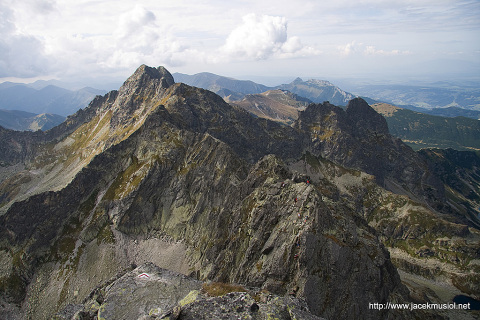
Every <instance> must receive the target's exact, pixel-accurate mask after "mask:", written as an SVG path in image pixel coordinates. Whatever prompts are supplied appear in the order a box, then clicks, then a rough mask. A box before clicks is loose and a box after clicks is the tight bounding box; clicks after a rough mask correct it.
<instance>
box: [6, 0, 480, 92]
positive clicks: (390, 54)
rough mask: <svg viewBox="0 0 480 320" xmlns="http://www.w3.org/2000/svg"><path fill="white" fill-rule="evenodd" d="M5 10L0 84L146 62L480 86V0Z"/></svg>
mask: <svg viewBox="0 0 480 320" xmlns="http://www.w3.org/2000/svg"><path fill="white" fill-rule="evenodd" d="M0 13H1V15H2V18H3V22H2V23H0V35H1V37H0V48H2V50H1V51H0V82H4V81H13V82H33V81H34V80H38V79H43V80H48V79H58V80H61V81H65V82H79V83H84V84H86V85H91V84H92V85H94V84H95V83H117V82H120V83H121V82H123V81H124V80H125V79H126V78H127V77H128V76H129V75H130V74H132V73H133V72H134V71H135V69H136V68H137V67H138V66H139V65H141V64H147V65H149V66H160V65H162V66H165V67H166V68H167V69H168V70H169V71H170V72H172V73H175V72H180V73H186V74H195V73H199V72H212V73H216V74H219V75H223V76H228V77H233V78H237V79H249V80H253V79H254V78H257V79H261V78H262V77H263V79H266V80H268V79H275V78H282V79H288V78H289V77H290V78H291V79H294V78H296V77H301V78H322V79H326V80H329V81H330V80H331V79H359V78H364V79H368V78H372V81H376V80H380V81H397V82H402V81H435V80H438V81H446V80H468V79H474V80H478V79H480V76H479V75H480V42H479V41H478V39H479V38H480V19H478V18H479V16H480V2H478V1H454V0H444V1H410V0H399V1H395V2H392V1H382V0H365V1H361V2H358V1H351V0H342V1H338V0H336V1H327V2H321V3H318V2H315V1H308V0H299V1H275V2H274V1H262V2H256V1H231V2H221V1H200V2H199V1H195V2H194V1H183V2H171V1H169V2H167V1H153V0H149V1H139V2H137V1H131V0H128V1H120V2H118V1H115V2H114V1H111V0H104V1H77V2H74V3H73V2H70V1H66V0H41V1H35V2H31V1H30V2H18V1H12V0H5V1H3V2H2V3H1V4H0ZM272 81H274V80H272ZM266 84H267V85H272V84H273V82H270V83H266Z"/></svg>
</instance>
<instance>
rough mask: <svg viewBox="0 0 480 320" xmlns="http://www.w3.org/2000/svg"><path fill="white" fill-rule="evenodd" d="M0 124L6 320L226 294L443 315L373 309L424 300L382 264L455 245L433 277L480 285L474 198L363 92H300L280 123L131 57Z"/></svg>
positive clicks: (431, 256) (341, 308)
mask: <svg viewBox="0 0 480 320" xmlns="http://www.w3.org/2000/svg"><path fill="white" fill-rule="evenodd" d="M0 138H1V139H2V141H5V142H6V143H4V144H2V146H1V147H2V148H3V149H2V151H5V152H2V153H1V154H0V160H1V161H2V167H1V168H0V169H1V171H0V172H1V175H0V178H1V180H0V206H1V209H2V215H1V216H0V244H1V246H0V257H1V261H2V268H0V280H1V281H0V298H1V300H2V305H1V307H0V308H2V309H0V315H2V317H7V316H8V317H13V316H17V315H18V316H22V317H25V318H32V319H44V318H49V317H52V316H53V315H54V314H55V313H58V314H59V315H62V314H63V315H65V314H71V313H72V312H71V310H76V311H75V312H78V314H77V316H79V314H82V315H85V314H88V315H89V317H90V316H91V317H103V316H105V315H107V314H135V315H136V316H137V317H141V316H147V315H155V317H157V318H165V317H166V316H169V315H173V314H176V319H189V318H186V316H185V314H187V313H189V312H190V313H193V312H197V311H195V310H199V309H197V308H200V309H201V308H204V307H205V308H207V307H208V306H210V308H212V306H213V305H215V304H216V303H217V302H218V301H220V300H223V301H224V302H225V303H227V302H228V303H230V302H231V303H234V302H235V301H233V300H235V299H236V298H235V297H239V299H240V298H241V297H243V299H244V300H245V299H246V300H245V301H248V305H247V304H245V302H244V303H242V304H241V305H238V308H236V309H235V308H233V309H231V310H230V309H229V311H228V312H229V314H230V313H231V312H232V313H235V312H236V313H239V314H243V312H244V311H245V308H246V307H248V308H250V309H249V311H248V310H247V312H250V313H252V314H254V313H255V312H257V311H258V310H259V308H269V307H268V306H271V307H272V308H275V310H276V312H279V314H302V315H303V317H304V318H306V319H308V317H310V318H311V319H317V317H325V318H329V319H377V318H389V317H390V318H397V319H410V318H411V317H412V315H413V316H416V317H419V318H428V317H430V316H431V317H432V318H433V317H435V316H437V315H438V314H437V313H435V311H425V310H420V311H405V310H404V311H402V310H387V309H383V310H376V309H372V308H371V307H369V303H372V302H378V303H389V302H404V303H409V302H411V301H417V300H418V299H420V301H427V300H428V301H431V300H429V299H430V297H424V296H422V295H419V294H417V293H418V291H415V290H418V287H417V286H415V285H414V286H412V288H413V289H412V288H410V290H409V289H408V288H407V287H406V286H405V284H403V283H402V281H401V278H400V276H399V273H398V272H397V268H396V267H395V265H394V264H393V262H392V261H394V262H395V264H396V265H397V266H401V267H402V268H403V270H404V271H405V272H406V273H407V274H410V273H415V271H414V270H418V267H419V266H422V268H424V269H422V270H425V272H434V270H435V267H430V266H438V264H439V263H442V261H444V260H445V259H449V261H451V262H449V263H450V264H449V268H448V269H447V268H445V270H444V271H442V277H450V278H452V279H455V281H454V283H455V285H456V286H457V288H462V289H463V290H464V292H467V291H468V292H475V293H478V292H479V290H478V287H476V284H475V283H476V282H475V281H472V279H474V278H475V277H477V276H478V272H477V271H475V270H476V269H475V267H474V266H473V267H472V266H470V265H468V263H467V262H468V261H472V260H474V259H478V251H475V248H477V244H478V243H479V238H480V235H479V233H478V231H477V229H476V227H475V223H476V222H475V218H473V216H472V215H471V213H472V211H471V209H470V208H467V207H463V208H464V210H465V211H462V212H461V211H460V210H459V209H458V208H459V207H454V206H455V205H457V203H456V202H455V200H451V202H450V203H451V204H449V203H447V202H446V201H445V200H444V197H445V192H446V191H445V189H444V183H443V182H442V181H441V180H439V178H438V177H437V176H435V174H434V173H433V172H432V171H433V169H432V168H431V167H430V166H429V165H428V163H427V162H425V160H424V158H422V157H421V156H420V155H418V154H416V153H414V152H413V150H411V149H410V148H408V147H407V146H405V145H404V144H403V143H402V142H401V141H400V140H398V139H395V138H393V137H392V136H391V135H390V134H389V133H388V131H387V130H386V126H385V120H384V119H383V118H382V117H381V116H380V115H378V114H377V113H376V112H375V111H374V110H373V109H371V108H370V106H368V104H366V102H365V101H363V100H362V99H355V100H352V101H351V102H350V104H349V105H348V107H347V109H346V110H344V109H342V108H339V107H337V106H334V105H332V104H330V103H327V102H325V103H322V104H310V105H309V106H308V107H306V109H305V110H304V111H301V112H300V114H299V118H298V120H297V121H296V122H295V123H294V124H293V125H292V127H289V126H285V125H282V124H279V123H276V122H273V121H270V120H266V119H259V118H255V117H253V116H252V115H250V114H249V113H248V112H246V111H245V110H243V109H241V108H239V107H236V106H232V105H230V104H228V103H226V102H225V101H224V100H223V99H222V98H221V97H220V96H218V95H216V94H215V93H213V92H211V91H208V90H204V89H200V88H196V87H191V86H188V85H185V84H183V83H174V82H173V78H172V76H171V75H170V73H168V71H167V70H166V69H164V68H162V67H159V68H150V67H147V66H145V65H142V66H140V67H139V68H138V69H137V71H135V73H134V74H133V75H132V76H131V77H130V78H128V79H127V81H125V83H124V84H123V85H122V87H121V88H120V89H119V90H118V91H112V92H110V93H108V94H106V95H104V96H102V97H97V98H96V99H94V100H93V101H92V102H91V103H90V105H89V106H88V107H87V108H85V109H84V110H81V111H79V112H77V113H76V114H75V115H73V116H71V117H69V118H68V119H67V120H66V122H65V123H64V124H62V125H60V126H58V127H56V128H53V129H51V130H49V131H47V132H45V133H29V132H25V133H22V134H21V135H17V134H16V133H15V132H12V131H8V130H3V129H2V131H0ZM429 157H433V155H429ZM465 158H466V159H467V157H465ZM435 170H437V169H435ZM470 170H474V169H470ZM470 177H472V178H474V177H475V175H474V174H471V175H470ZM458 192H459V193H458V194H459V195H460V194H461V192H462V191H461V190H459V191H458ZM442 205H443V206H442ZM469 219H470V220H469ZM445 237H446V238H448V239H450V240H448V239H446V240H445V239H444V238H445ZM380 239H382V242H381V241H380ZM405 239H408V241H406V240H405ZM439 239H440V240H439ZM442 239H444V240H442ZM452 239H455V240H452ZM456 239H468V241H464V242H462V241H459V242H457V241H456ZM437 240H438V241H437ZM449 241H456V242H455V246H450V245H449V243H450V242H449ZM385 246H388V250H389V251H388V250H387V248H386V247H385ZM391 255H392V256H393V255H394V258H395V260H393V259H391V258H390V256H391ZM420 257H424V260H420ZM454 257H458V260H455V259H454ZM441 259H443V260H441ZM425 262H427V263H431V265H430V264H425ZM152 264H154V265H156V266H154V265H152ZM138 265H141V266H142V267H139V268H137V266H138ZM144 266H147V267H144ZM157 266H158V267H157ZM442 266H443V265H442ZM159 268H164V269H169V270H171V271H174V272H175V273H171V274H170V273H169V272H165V271H162V269H159ZM416 268H417V269H416ZM412 270H413V271H412ZM178 273H181V274H183V276H182V275H179V274H178ZM187 275H188V276H189V277H190V278H189V279H188V280H187V278H186V277H185V276H187ZM164 276H165V277H164ZM162 279H176V280H175V281H180V282H182V281H183V282H184V283H186V284H188V288H189V289H188V290H187V288H179V289H177V290H175V289H174V288H173V289H172V288H171V286H169V290H173V291H170V292H171V296H172V295H173V296H174V297H173V296H172V297H168V299H167V300H168V301H167V300H164V302H163V303H160V302H158V300H159V299H158V297H159V295H164V294H165V292H163V293H160V292H158V293H157V291H158V290H159V289H158V288H159V287H161V286H163V284H162V283H165V281H167V280H162ZM149 281H151V282H149ZM172 281H173V280H172ZM199 281H202V282H203V283H205V286H203V287H202V292H198V290H200V286H202V284H201V283H200V282H199ZM408 283H411V282H408ZM422 285H423V284H422ZM212 287H213V288H215V289H216V290H217V289H218V291H216V292H217V295H220V297H212V296H206V294H207V292H210V293H209V294H210V295H212V293H211V291H209V290H210V289H212ZM232 287H233V288H236V289H235V290H240V289H242V290H247V291H249V293H248V295H247V294H245V295H239V294H234V293H231V294H230V293H227V292H229V291H228V290H226V289H225V288H232ZM209 288H210V289H209ZM221 288H224V289H222V290H220V289H221ZM190 289H191V290H190ZM189 290H190V291H189ZM425 290H427V289H425ZM453 290H454V289H452V292H453ZM455 290H457V291H458V290H461V289H455ZM152 291H153V293H152ZM187 291H189V292H187ZM219 291H220V293H218V292H219ZM45 292H48V293H49V294H44V293H45ZM124 292H127V293H133V292H135V295H136V300H135V301H137V303H136V304H133V305H132V304H130V303H127V302H126V301H125V300H124V299H123V298H122V294H123V293H124ZM221 292H223V293H221ZM255 292H256V293H255ZM426 292H430V291H426ZM275 296H276V297H278V296H281V297H282V298H281V299H284V300H282V301H286V303H287V305H288V306H292V307H289V308H300V309H299V310H295V311H292V310H290V309H288V310H287V309H286V308H285V306H284V305H278V304H276V303H275V299H276V298H273V297H275ZM433 298H434V297H433V296H432V299H433ZM437 298H438V297H437ZM255 299H258V302H255V305H254V301H256V300H255ZM421 299H424V300H421ZM115 301H123V302H122V303H115ZM166 301H167V302H168V303H167V302H166ZM229 301H230V302H229ZM232 301H233V302H232ZM189 303H191V304H189ZM187 305H188V306H187ZM216 305H218V304H216ZM222 305H224V304H222ZM229 305H231V304H229ZM122 308H123V309H122ZM289 310H290V311H289ZM183 312H185V313H183ZM259 312H260V313H261V314H264V313H265V312H268V310H265V309H262V310H261V311H259ZM292 312H293V313H292ZM211 314H213V313H211ZM112 317H113V316H112ZM182 317H183V318H182ZM252 317H253V316H252ZM289 317H290V318H291V317H292V316H288V317H286V318H289ZM70 318H71V317H70Z"/></svg>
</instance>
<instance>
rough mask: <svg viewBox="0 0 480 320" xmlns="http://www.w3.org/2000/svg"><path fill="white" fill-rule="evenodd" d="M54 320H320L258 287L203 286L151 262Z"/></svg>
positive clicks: (299, 302)
mask: <svg viewBox="0 0 480 320" xmlns="http://www.w3.org/2000/svg"><path fill="white" fill-rule="evenodd" d="M53 318H54V319H57V320H60V319H96V318H98V319H105V320H108V319H115V320H116V319H152V320H153V319H165V320H167V319H168V320H200V319H205V320H207V319H230V318H235V319H238V318H242V319H272V318H274V319H279V320H281V319H284V320H291V319H302V320H321V318H320V317H317V316H315V315H313V314H311V313H310V312H309V310H308V307H307V305H306V303H305V301H303V300H301V299H297V298H293V297H279V296H276V295H274V294H271V293H269V292H268V291H265V290H264V291H261V290H260V289H259V288H246V287H244V286H240V285H231V284H226V283H217V282H214V283H211V282H209V283H202V282H200V281H198V280H195V279H193V278H189V277H186V276H184V275H182V274H179V273H175V272H172V271H169V270H165V269H161V268H159V267H157V266H155V265H154V264H151V263H147V264H144V265H142V266H140V267H138V268H136V269H134V270H132V271H130V272H127V273H125V274H123V275H121V276H120V277H118V278H117V279H115V278H114V279H112V280H110V281H109V282H107V283H106V284H105V285H103V286H99V287H98V288H96V289H95V290H93V291H92V292H91V293H90V295H89V297H88V298H86V299H85V300H84V301H83V303H82V304H71V305H68V306H67V307H66V308H64V309H63V310H62V311H61V312H59V313H57V314H56V315H55V316H54V317H53Z"/></svg>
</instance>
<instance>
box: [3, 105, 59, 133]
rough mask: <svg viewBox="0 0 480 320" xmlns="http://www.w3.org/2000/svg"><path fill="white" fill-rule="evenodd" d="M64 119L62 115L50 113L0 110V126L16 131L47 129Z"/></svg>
mask: <svg viewBox="0 0 480 320" xmlns="http://www.w3.org/2000/svg"><path fill="white" fill-rule="evenodd" d="M63 121H65V117H64V116H60V115H58V114H51V113H42V114H35V113H31V112H26V111H19V110H1V109H0V126H2V127H4V128H6V129H12V130H17V131H37V130H42V131H45V130H48V129H51V128H53V127H55V126H57V125H59V124H60V123H62V122H63Z"/></svg>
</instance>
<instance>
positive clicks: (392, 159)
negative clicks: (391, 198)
mask: <svg viewBox="0 0 480 320" xmlns="http://www.w3.org/2000/svg"><path fill="white" fill-rule="evenodd" d="M295 127H296V128H298V129H300V130H305V131H307V132H309V133H310V137H309V138H310V141H309V144H310V147H309V148H310V150H311V151H312V153H314V154H316V155H320V156H323V157H325V158H327V159H330V160H333V161H335V162H337V163H340V164H342V165H344V166H347V167H351V168H357V169H360V170H362V171H365V172H367V173H370V174H373V175H374V176H375V177H376V179H377V182H378V183H379V184H380V185H382V186H384V187H386V188H387V189H389V190H392V191H394V192H396V193H404V194H407V195H409V196H411V197H414V198H415V199H417V200H418V201H422V202H426V203H428V204H429V205H431V206H432V207H433V208H436V209H437V208H439V209H441V206H442V203H443V202H444V189H443V184H442V183H441V181H440V180H439V179H438V178H437V177H436V176H434V175H433V174H431V172H430V171H429V169H428V166H427V164H426V163H425V162H424V161H423V160H422V159H421V158H420V157H419V156H418V155H417V154H416V153H415V152H414V151H413V150H412V149H411V148H409V147H407V146H406V145H405V144H404V143H402V142H401V140H400V139H397V138H394V137H392V136H391V135H390V134H389V133H388V126H387V123H386V121H385V119H384V118H383V117H382V116H381V115H379V114H378V113H377V112H375V111H374V110H373V109H372V108H371V107H370V106H369V105H368V104H367V103H366V102H365V101H364V100H362V99H361V98H356V99H353V100H351V101H350V102H349V103H348V105H347V108H346V110H343V109H341V108H339V107H336V106H333V105H331V104H329V103H328V102H325V103H323V104H318V105H314V106H311V107H309V108H308V109H307V110H305V111H303V112H301V113H300V116H299V119H298V121H297V122H296V124H295Z"/></svg>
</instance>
